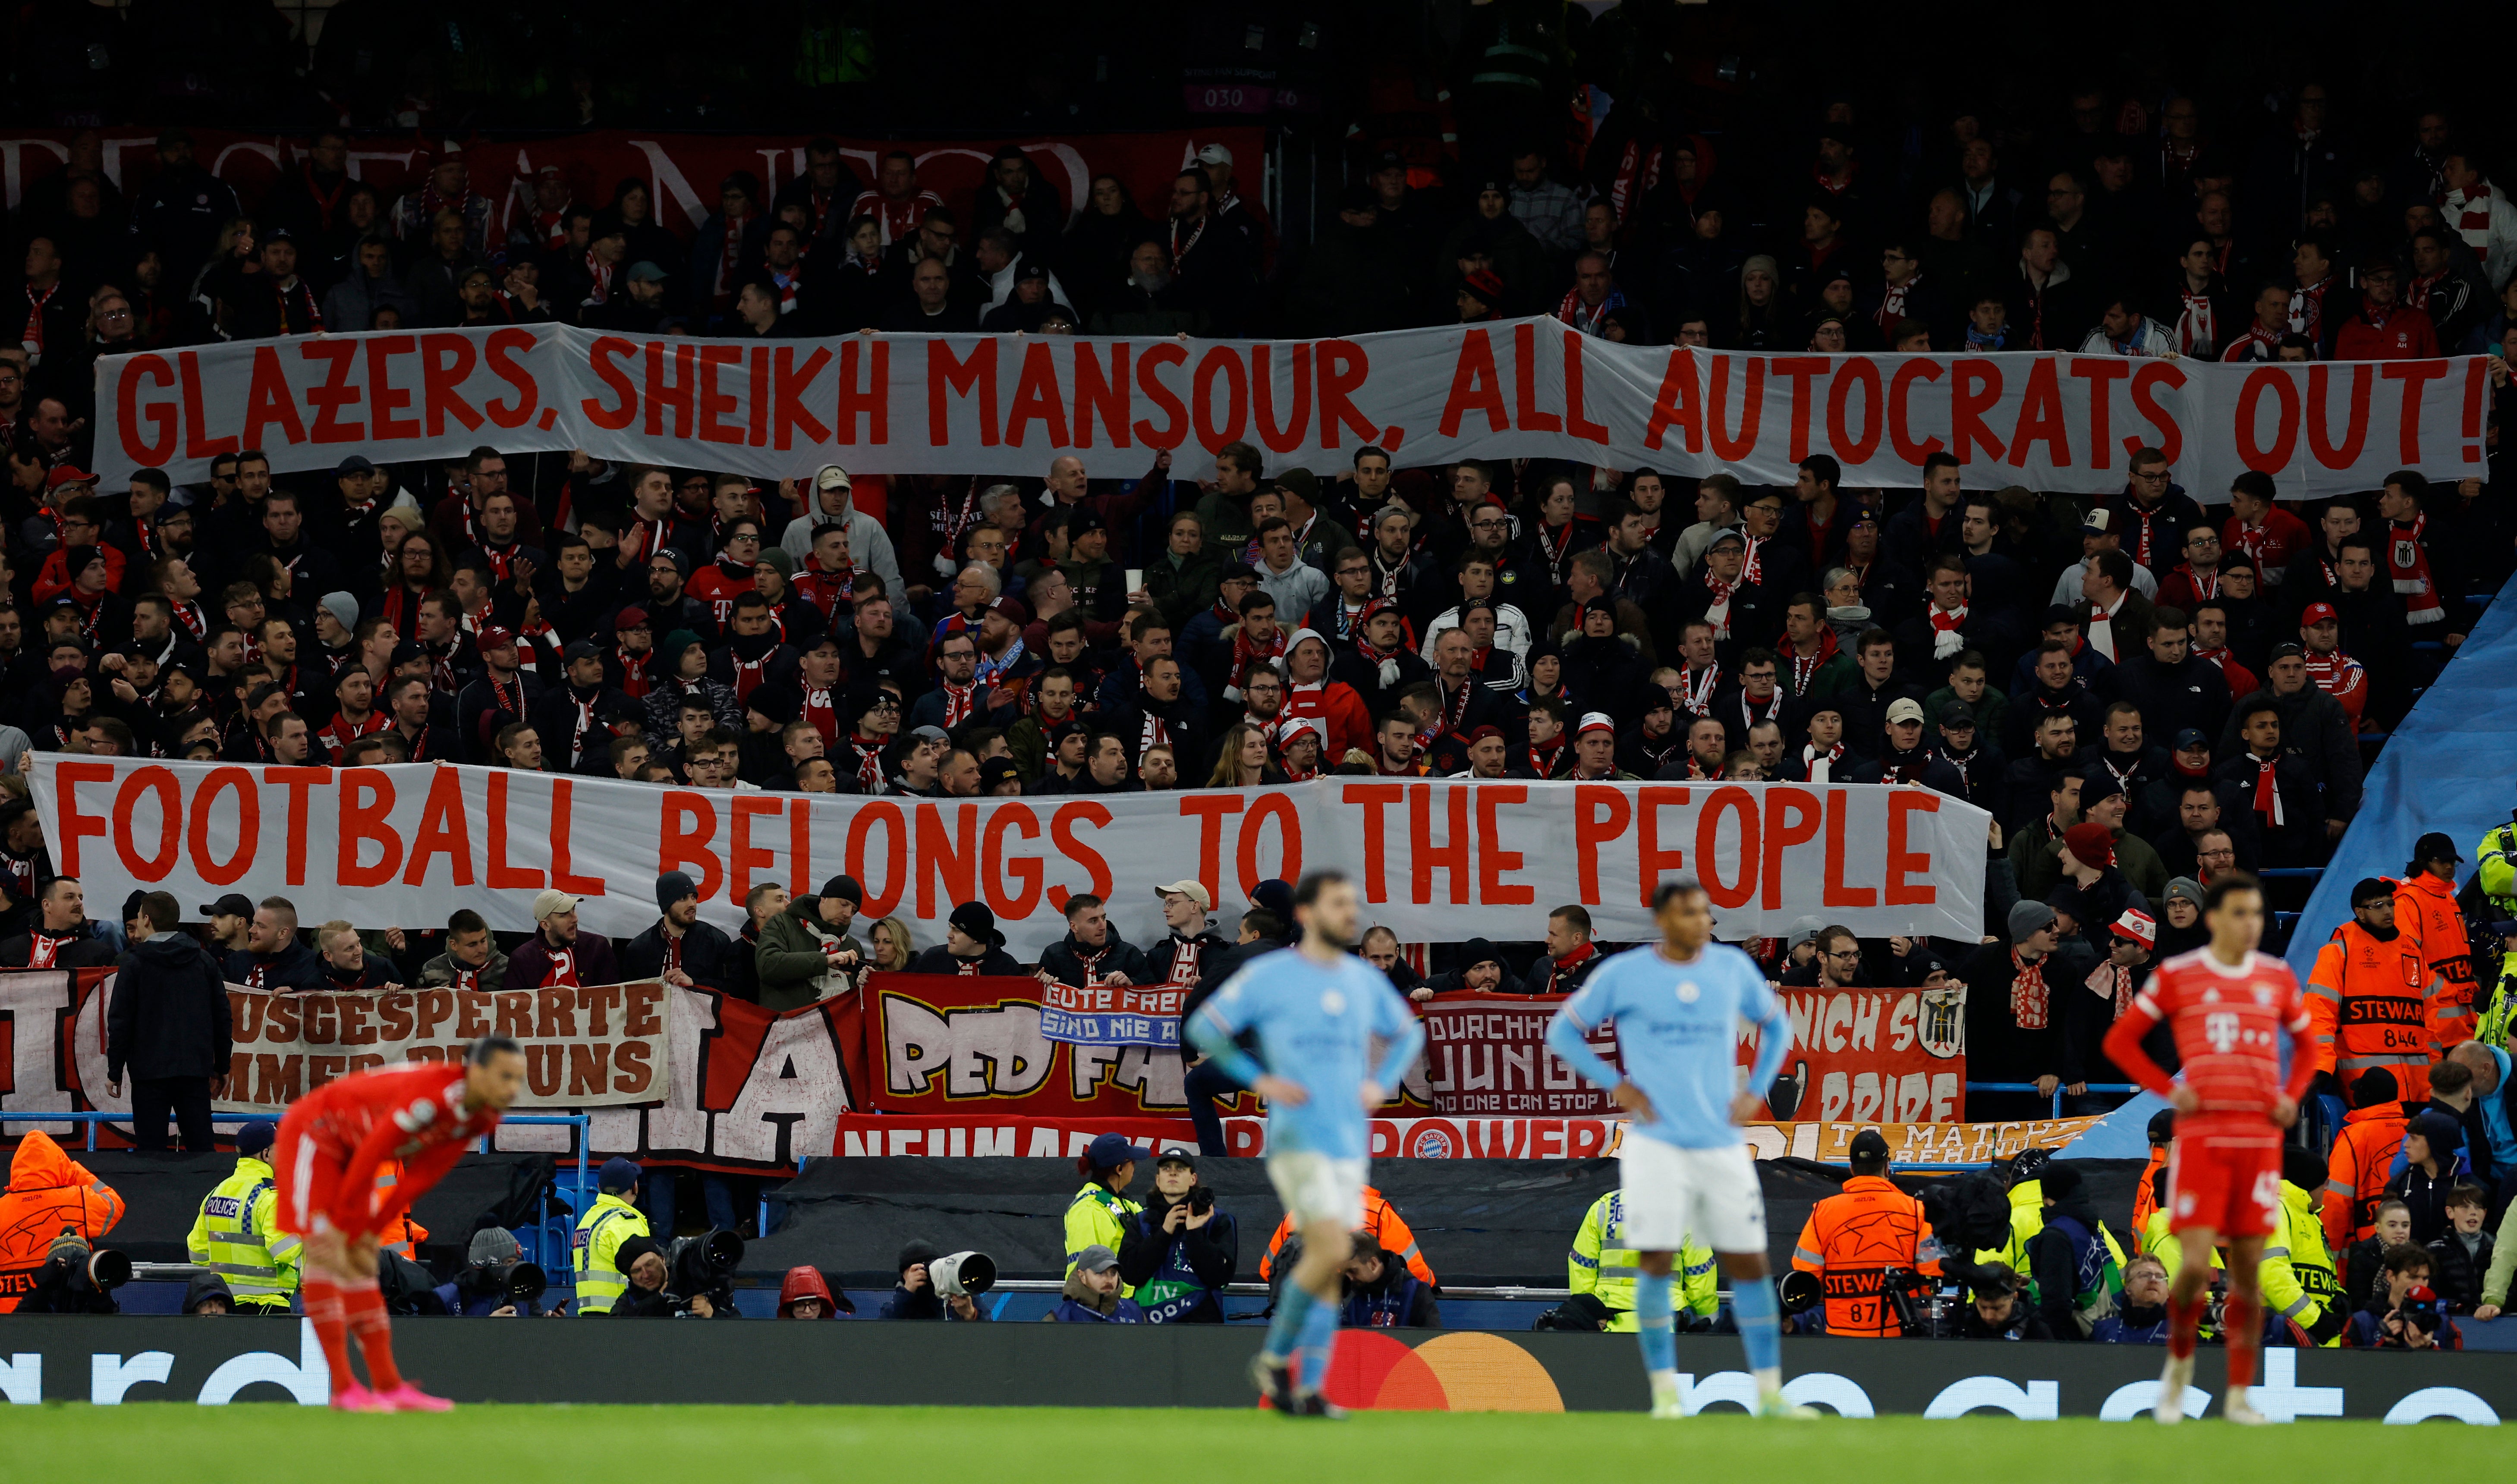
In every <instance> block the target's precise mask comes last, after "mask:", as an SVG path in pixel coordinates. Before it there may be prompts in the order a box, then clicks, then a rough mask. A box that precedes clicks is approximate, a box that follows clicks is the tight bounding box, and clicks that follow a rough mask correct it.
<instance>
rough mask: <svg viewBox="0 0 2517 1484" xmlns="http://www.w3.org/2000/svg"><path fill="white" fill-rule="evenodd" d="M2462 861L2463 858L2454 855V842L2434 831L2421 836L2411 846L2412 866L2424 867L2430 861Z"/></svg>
mask: <svg viewBox="0 0 2517 1484" xmlns="http://www.w3.org/2000/svg"><path fill="white" fill-rule="evenodd" d="M2463 859H2464V857H2462V856H2460V855H2458V854H2456V851H2455V841H2453V840H2452V839H2449V838H2448V837H2447V836H2446V835H2443V834H2441V833H2439V832H2438V831H2437V830H2435V829H2433V830H2431V831H2430V832H2429V833H2427V834H2425V835H2423V836H2421V837H2420V839H2419V840H2417V841H2415V842H2414V843H2413V845H2412V864H2413V865H2415V866H2425V865H2427V864H2428V863H2430V862H2432V861H2457V862H2461V861H2462V860H2463Z"/></svg>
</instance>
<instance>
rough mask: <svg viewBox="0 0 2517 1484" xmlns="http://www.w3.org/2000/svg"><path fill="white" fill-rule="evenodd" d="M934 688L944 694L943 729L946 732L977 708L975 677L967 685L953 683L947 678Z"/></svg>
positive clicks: (967, 717)
mask: <svg viewBox="0 0 2517 1484" xmlns="http://www.w3.org/2000/svg"><path fill="white" fill-rule="evenodd" d="M936 689H937V690H939V691H940V692H942V693H943V696H944V730H946V731H947V732H949V731H951V730H953V729H954V728H955V727H958V726H960V724H961V723H963V722H965V721H968V720H969V719H970V716H971V713H973V712H974V711H976V710H977V709H978V700H979V682H978V681H977V680H976V679H973V680H971V682H970V683H969V684H968V685H955V684H954V683H953V682H951V681H949V680H947V681H945V682H943V683H942V684H941V685H939V686H937V687H936Z"/></svg>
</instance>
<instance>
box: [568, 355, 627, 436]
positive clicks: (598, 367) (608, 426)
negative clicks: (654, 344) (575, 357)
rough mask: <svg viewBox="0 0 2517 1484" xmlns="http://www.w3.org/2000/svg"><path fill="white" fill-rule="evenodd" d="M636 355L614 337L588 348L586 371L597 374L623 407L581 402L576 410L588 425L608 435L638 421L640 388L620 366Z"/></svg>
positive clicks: (584, 400)
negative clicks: (602, 430) (607, 432)
mask: <svg viewBox="0 0 2517 1484" xmlns="http://www.w3.org/2000/svg"><path fill="white" fill-rule="evenodd" d="M637 354H638V348H637V347H636V346H634V345H631V344H630V343H629V342H628V341H626V340H621V339H619V338H617V337H615V336H611V335H606V336H604V337H603V338H602V339H600V340H597V341H596V342H594V344H593V345H592V346H591V347H590V348H588V350H587V351H586V355H585V363H586V368H587V369H589V370H591V371H593V372H594V377H595V379H596V380H597V381H600V382H602V383H603V384H604V385H605V386H607V387H610V388H611V389H612V390H613V392H614V393H615V394H616V395H617V396H619V399H620V405H619V406H617V407H607V406H605V405H604V404H603V403H600V402H597V401H596V400H594V399H593V398H591V397H587V398H583V399H580V400H579V401H578V403H577V404H576V408H577V410H578V411H579V412H581V413H583V414H584V415H585V420H586V421H587V422H590V423H592V424H594V425H595V426H596V427H598V428H602V429H605V430H607V431H609V432H613V433H618V432H619V431H620V430H621V429H623V428H625V427H627V426H629V425H630V424H631V423H632V422H635V421H637V418H638V388H637V385H636V383H634V382H632V381H630V379H629V373H628V372H627V371H624V370H622V369H621V368H620V365H619V362H621V361H623V360H628V359H629V358H630V357H632V356H635V355H637Z"/></svg>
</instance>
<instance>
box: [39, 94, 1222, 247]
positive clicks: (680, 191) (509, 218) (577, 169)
mask: <svg viewBox="0 0 2517 1484" xmlns="http://www.w3.org/2000/svg"><path fill="white" fill-rule="evenodd" d="M70 136H71V131H69V130H67V129H55V130H43V129H37V130H29V131H27V132H24V133H21V134H15V135H11V136H9V137H7V138H0V188H5V190H6V192H7V196H8V204H9V208H10V209H11V210H13V211H14V210H16V209H17V206H18V203H19V202H20V201H21V200H22V199H24V197H25V194H26V188H27V187H28V186H30V185H33V184H34V183H35V182H37V181H40V180H43V179H45V178H46V177H48V176H52V175H55V174H58V173H59V172H60V171H61V169H62V168H63V165H64V162H65V161H66V160H67V159H68V157H69V141H70ZM156 138H157V135H156V131H155V130H154V129H107V130H106V131H104V136H103V144H104V151H105V159H104V170H105V176H106V179H107V180H108V181H110V182H112V184H113V185H114V186H115V187H116V188H118V189H119V190H121V191H123V193H124V194H126V195H129V194H132V193H134V192H136V191H139V190H141V189H142V188H144V187H146V186H147V185H148V183H149V180H150V178H151V177H153V176H154V175H155V174H156V173H157V155H156ZM192 139H193V152H194V157H195V158H196V159H197V160H198V161H199V162H200V163H201V164H202V165H204V166H206V167H208V168H209V170H210V172H211V173H212V174H214V175H216V176H217V177H218V178H219V179H221V180H223V181H225V182H227V183H228V184H229V185H230V186H232V187H234V188H235V192H236V195H237V197H238V198H239V199H240V200H241V201H242V202H243V203H244V207H245V209H246V210H247V211H252V210H254V209H256V208H257V207H258V206H260V205H261V203H262V199H263V197H264V196H265V195H267V194H268V193H269V192H270V191H271V187H272V183H273V182H274V181H276V180H277V179H278V177H279V174H280V172H281V171H282V170H283V169H288V170H293V169H295V168H296V166H297V162H298V161H299V160H301V159H302V158H304V155H305V148H304V147H305V145H306V143H307V141H306V140H305V139H303V138H301V137H294V136H286V135H277V134H239V133H235V132H234V131H231V130H225V129H194V130H193V131H192ZM1012 143H1013V144H1014V145H1016V146H1017V147H1018V148H1021V149H1022V151H1023V152H1024V153H1025V154H1026V155H1028V156H1029V157H1030V159H1031V162H1032V168H1033V169H1034V170H1036V171H1037V172H1039V174H1040V175H1041V177H1042V178H1043V179H1044V180H1045V181H1046V182H1047V183H1048V184H1049V185H1050V186H1052V187H1054V188H1055V189H1056V191H1057V194H1058V198H1059V199H1060V200H1061V201H1063V202H1064V203H1065V205H1066V209H1067V211H1068V212H1069V213H1070V214H1072V213H1074V212H1077V211H1080V210H1082V209H1083V207H1084V205H1085V203H1086V202H1087V201H1088V199H1089V197H1090V192H1091V185H1092V177H1093V176H1095V175H1115V176H1117V177H1119V179H1120V180H1121V181H1122V182H1123V183H1125V184H1126V186H1127V187H1128V190H1129V191H1131V193H1133V195H1134V196H1135V199H1136V202H1137V204H1138V206H1140V207H1141V208H1143V209H1144V210H1145V211H1146V212H1147V214H1149V215H1151V216H1153V217H1156V218H1160V217H1161V216H1162V214H1163V210H1164V202H1165V201H1167V200H1168V199H1169V194H1170V191H1171V179H1172V177H1173V175H1174V174H1176V173H1177V172H1178V171H1179V170H1180V168H1181V167H1182V166H1184V165H1185V164H1187V163H1188V161H1189V160H1190V158H1191V157H1192V156H1194V155H1195V154H1196V152H1197V151H1198V149H1199V148H1202V147H1203V146H1206V145H1210V144H1220V145H1222V146H1223V147H1224V148H1228V149H1230V150H1231V151H1232V154H1233V158H1235V159H1237V160H1248V161H1251V162H1252V164H1251V165H1250V167H1249V172H1250V174H1249V177H1248V178H1249V179H1251V180H1254V181H1255V177H1256V172H1257V169H1258V166H1257V163H1256V162H1257V161H1258V160H1259V157H1260V154H1261V153H1262V152H1263V150H1264V148H1265V144H1266V132H1265V131H1264V130H1263V129H1259V128H1257V127H1253V126H1249V125H1233V126H1224V125H1212V126H1207V127H1203V128H1200V129H1199V130H1197V131H1196V132H1195V133H1193V134H1191V133H1158V134H1061V135H1042V136H1021V137H1016V138H1015V139H1014V140H1013V141H1012ZM440 148H443V143H442V141H439V140H436V139H427V140H422V139H418V138H415V137H414V136H412V135H410V134H395V135H391V136H361V137H359V138H357V139H356V140H355V141H354V142H353V143H352V145H351V147H350V160H349V167H348V169H349V173H350V175H351V176H352V177H353V178H354V179H357V180H361V181H364V182H366V183H368V184H369V185H372V186H373V187H375V188H376V191H377V193H378V194H379V195H381V196H382V197H383V198H384V202H383V203H384V205H385V206H386V207H387V208H388V209H390V208H391V207H392V205H393V203H394V201H395V199H396V198H398V197H399V196H401V195H402V193H403V192H404V191H408V190H411V189H413V188H415V187H417V186H419V185H421V184H422V183H423V182H424V181H425V180H426V179H427V176H428V172H429V169H430V167H431V165H432V163H433V162H434V158H435V151H437V150H438V149H440ZM894 149H906V150H908V151H909V152H910V153H912V154H913V155H915V156H917V184H918V186H919V188H920V189H922V190H926V191H934V192H935V193H936V194H937V195H939V196H942V197H943V198H944V201H945V203H946V204H947V205H949V206H951V207H952V208H953V209H954V210H955V211H957V212H958V211H960V210H962V209H963V208H964V207H965V206H966V205H968V203H969V201H970V198H971V196H972V195H973V194H975V193H976V192H977V191H978V188H979V184H980V182H981V181H982V180H983V179H985V177H986V175H987V169H988V161H989V159H990V157H991V156H993V155H994V154H995V153H996V148H995V147H994V146H993V145H984V144H973V143H971V142H970V141H968V140H918V139H907V140H889V139H879V140H878V139H857V138H842V139H840V140H839V154H840V157H841V158H842V159H843V160H845V161H846V163H847V166H848V168H849V170H850V171H852V172H853V173H854V174H855V175H856V177H857V179H858V180H859V181H862V182H864V183H865V184H866V185H867V186H869V187H871V186H872V185H873V184H874V181H875V175H876V174H877V173H878V172H879V170H880V168H881V162H882V156H883V155H884V154H887V153H889V152H890V151H892V150H894ZM464 159H465V161H466V163H467V165H468V166H469V168H470V172H471V184H472V189H473V190H474V191H477V192H479V193H481V194H483V195H486V196H488V197H489V198H490V199H491V201H492V202H493V203H495V211H494V215H493V216H492V217H491V223H492V225H493V226H494V227H495V229H496V235H497V237H498V238H500V239H504V237H505V235H506V233H507V229H508V226H509V225H510V224H511V223H512V222H513V221H515V220H520V219H521V218H520V213H525V212H529V211H530V210H531V201H532V192H533V177H534V175H535V173H536V172H538V171H540V170H541V169H542V168H543V167H544V166H554V165H555V166H557V167H558V168H559V171H560V174H561V176H562V177H563V178H564V179H565V180H566V181H567V182H568V186H569V190H570V191H571V192H572V194H573V195H574V197H575V199H576V200H578V201H583V202H587V203H590V204H593V205H596V206H601V205H605V204H608V203H609V202H610V201H611V199H612V192H613V190H614V188H616V187H617V186H619V183H620V182H622V181H624V180H635V181H638V182H641V183H643V184H644V185H645V186H646V187H647V192H648V194H649V195H650V196H651V197H653V199H654V200H655V203H656V215H657V219H658V220H659V221H660V222H661V224H662V225H663V226H664V227H666V228H669V229H671V230H673V231H675V232H678V233H684V234H685V235H687V234H688V233H690V232H691V230H692V229H693V228H695V227H697V226H698V224H699V221H700V219H701V218H702V217H704V216H706V215H708V214H709V213H711V212H713V211H715V210H716V207H717V187H718V185H719V183H721V182H722V181H723V180H724V179H725V178H726V177H727V176H728V175H731V174H732V173H734V172H735V171H737V170H748V171H750V172H751V174H752V175H753V176H754V177H755V178H756V179H758V180H759V182H760V185H761V189H762V190H764V191H769V192H771V193H773V194H774V193H775V192H776V191H777V190H778V188H780V187H781V186H784V185H786V184H787V183H789V181H792V180H794V179H795V178H796V177H797V176H799V175H801V174H802V173H803V171H804V142H803V140H802V139H801V138H800V137H772V136H768V135H745V134H662V133H656V132H652V131H649V130H641V129H605V130H598V131H595V132H591V133H586V134H563V135H558V136H553V137H546V138H540V139H533V140H527V141H520V142H517V143H513V144H491V143H484V142H479V141H475V142H473V143H472V145H471V146H470V148H468V149H467V150H466V151H465V154H464ZM1245 189H1246V190H1247V189H1255V186H1251V187H1245ZM842 204H843V205H844V203H842ZM970 237H971V231H970V227H969V224H968V223H967V222H966V221H965V222H964V223H962V232H961V240H962V242H963V243H964V244H967V243H968V241H969V240H970ZM664 266H665V267H666V268H670V269H678V268H679V267H680V265H677V264H666V265H664Z"/></svg>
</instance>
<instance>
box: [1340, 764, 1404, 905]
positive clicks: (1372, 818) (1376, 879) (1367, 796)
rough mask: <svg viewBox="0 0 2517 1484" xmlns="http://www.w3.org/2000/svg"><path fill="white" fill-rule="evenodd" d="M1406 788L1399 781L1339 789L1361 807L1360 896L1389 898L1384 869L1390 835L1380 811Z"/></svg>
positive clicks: (1352, 785)
mask: <svg viewBox="0 0 2517 1484" xmlns="http://www.w3.org/2000/svg"><path fill="white" fill-rule="evenodd" d="M1405 792H1406V787H1405V785H1403V784H1346V785H1345V786H1344V787H1343V788H1341V789H1340V790H1339V793H1340V796H1341V797H1343V798H1344V800H1345V802H1346V803H1347V804H1349V805H1357V804H1359V805H1361V806H1362V807H1363V900H1365V901H1366V902H1386V901H1388V900H1389V884H1388V881H1387V880H1386V873H1385V871H1384V866H1385V864H1386V861H1385V858H1386V856H1387V855H1388V838H1389V837H1388V834H1387V833H1386V827H1385V825H1384V822H1383V820H1382V816H1381V811H1382V810H1384V809H1386V808H1387V807H1388V806H1390V805H1391V804H1395V803H1397V802H1398V801H1399V799H1400V797H1401V796H1402V795H1404V794H1405Z"/></svg>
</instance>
